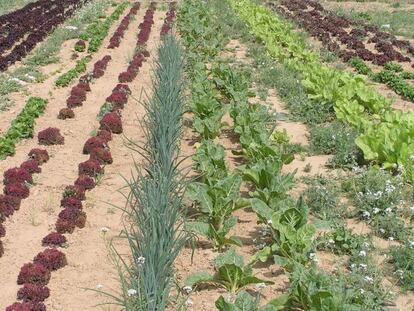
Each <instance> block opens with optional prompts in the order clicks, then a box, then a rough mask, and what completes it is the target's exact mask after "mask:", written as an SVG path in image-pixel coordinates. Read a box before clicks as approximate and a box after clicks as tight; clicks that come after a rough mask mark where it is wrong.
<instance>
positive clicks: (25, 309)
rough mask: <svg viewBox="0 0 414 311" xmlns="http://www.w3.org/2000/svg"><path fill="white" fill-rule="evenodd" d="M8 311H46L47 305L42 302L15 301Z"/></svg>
mask: <svg viewBox="0 0 414 311" xmlns="http://www.w3.org/2000/svg"><path fill="white" fill-rule="evenodd" d="M6 311H46V306H45V305H44V304H43V303H41V302H15V303H14V304H12V305H11V306H8V307H7V308H6Z"/></svg>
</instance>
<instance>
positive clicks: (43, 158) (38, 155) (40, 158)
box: [29, 148, 49, 165]
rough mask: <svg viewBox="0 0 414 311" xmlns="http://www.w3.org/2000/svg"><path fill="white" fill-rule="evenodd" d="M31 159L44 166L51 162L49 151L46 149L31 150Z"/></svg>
mask: <svg viewBox="0 0 414 311" xmlns="http://www.w3.org/2000/svg"><path fill="white" fill-rule="evenodd" d="M29 157H30V158H31V159H32V160H36V161H37V162H38V163H39V165H42V164H43V163H46V162H47V161H49V154H48V153H47V150H44V149H38V148H35V149H32V150H30V152H29Z"/></svg>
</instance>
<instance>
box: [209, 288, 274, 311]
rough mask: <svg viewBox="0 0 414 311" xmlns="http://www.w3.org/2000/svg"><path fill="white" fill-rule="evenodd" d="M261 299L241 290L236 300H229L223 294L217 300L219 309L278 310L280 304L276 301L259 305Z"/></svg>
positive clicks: (228, 310)
mask: <svg viewBox="0 0 414 311" xmlns="http://www.w3.org/2000/svg"><path fill="white" fill-rule="evenodd" d="M258 304H259V299H257V298H254V297H252V296H251V295H250V294H249V293H248V292H246V291H244V290H242V291H240V292H239V293H238V294H237V296H236V298H235V299H234V302H230V301H227V300H226V299H224V297H223V296H220V298H219V299H217V300H216V308H217V309H218V310H219V311H277V310H280V306H278V304H277V303H276V302H275V301H271V302H269V303H268V304H266V305H264V306H261V307H259V306H258Z"/></svg>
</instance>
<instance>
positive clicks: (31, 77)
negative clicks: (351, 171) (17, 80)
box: [25, 73, 36, 81]
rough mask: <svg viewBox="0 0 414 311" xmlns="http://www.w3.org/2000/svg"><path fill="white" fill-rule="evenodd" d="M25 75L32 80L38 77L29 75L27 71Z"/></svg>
mask: <svg viewBox="0 0 414 311" xmlns="http://www.w3.org/2000/svg"><path fill="white" fill-rule="evenodd" d="M25 77H26V78H27V79H29V80H32V81H35V80H36V78H35V77H33V76H31V75H29V74H28V73H26V74H25Z"/></svg>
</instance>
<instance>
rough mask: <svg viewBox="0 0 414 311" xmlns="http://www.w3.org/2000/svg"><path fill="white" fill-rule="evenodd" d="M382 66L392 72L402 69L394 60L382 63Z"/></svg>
mask: <svg viewBox="0 0 414 311" xmlns="http://www.w3.org/2000/svg"><path fill="white" fill-rule="evenodd" d="M384 68H385V69H386V70H389V71H393V72H402V71H403V67H402V66H401V64H399V63H395V62H388V63H386V64H385V65H384Z"/></svg>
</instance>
